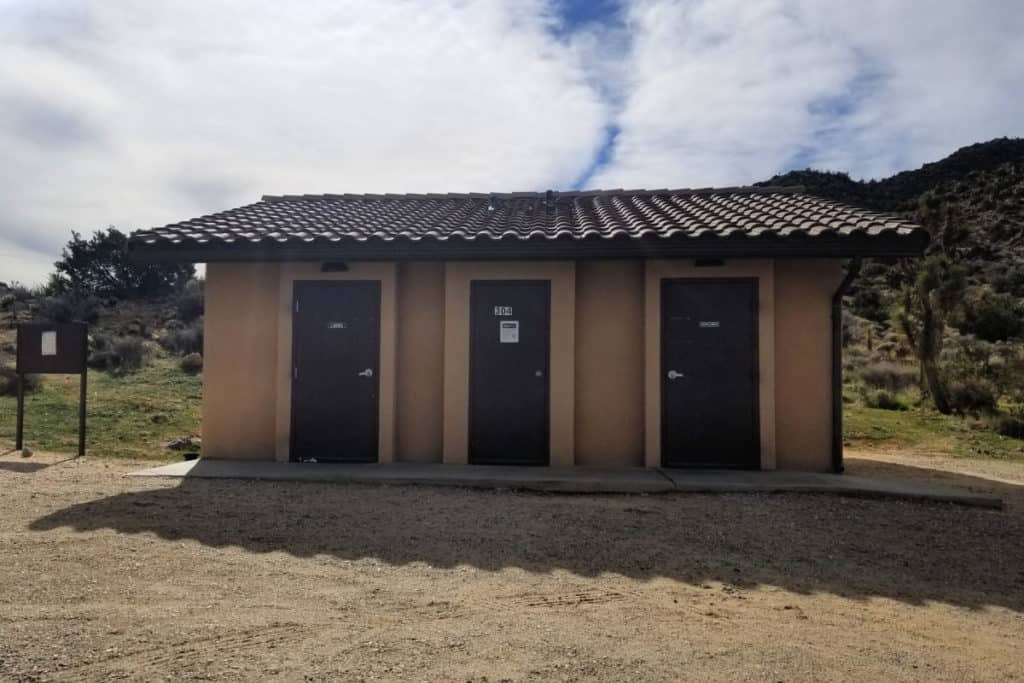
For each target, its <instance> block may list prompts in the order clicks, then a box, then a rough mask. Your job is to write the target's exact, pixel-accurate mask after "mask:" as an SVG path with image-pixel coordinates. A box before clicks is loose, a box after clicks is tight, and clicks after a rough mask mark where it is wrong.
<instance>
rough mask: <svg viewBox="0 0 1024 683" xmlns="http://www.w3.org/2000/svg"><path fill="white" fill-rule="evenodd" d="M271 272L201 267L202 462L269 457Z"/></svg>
mask: <svg viewBox="0 0 1024 683" xmlns="http://www.w3.org/2000/svg"><path fill="white" fill-rule="evenodd" d="M279 272H280V268H279V266H278V265H277V264H273V263H240V264H229V263H211V264H209V265H208V266H207V267H206V288H205V296H206V315H205V318H204V326H205V329H204V331H203V334H204V339H203V357H204V368H203V419H202V424H203V456H204V457H207V458H246V459H253V460H271V459H273V457H274V439H275V435H276V434H275V419H274V411H275V408H276V405H277V402H276V395H277V373H276V372H275V369H276V365H277V316H276V313H277V310H276V306H277V288H278V274H279Z"/></svg>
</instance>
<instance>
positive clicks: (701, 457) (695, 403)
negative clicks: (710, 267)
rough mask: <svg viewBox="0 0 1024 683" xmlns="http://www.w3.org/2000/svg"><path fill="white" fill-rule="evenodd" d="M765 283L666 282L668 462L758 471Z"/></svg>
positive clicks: (664, 433)
mask: <svg viewBox="0 0 1024 683" xmlns="http://www.w3.org/2000/svg"><path fill="white" fill-rule="evenodd" d="M757 373H758V371H757V280H756V279H753V278H749V279H748V278H709V279H675V280H662V286H661V409H662V410H661V453H662V454H661V461H662V465H664V466H666V467H729V468H757V467H758V466H759V463H760V437H759V433H758V432H759V427H758V424H759V417H758V394H757V386H758V376H757Z"/></svg>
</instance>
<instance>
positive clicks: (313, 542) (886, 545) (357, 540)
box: [30, 463, 1024, 612]
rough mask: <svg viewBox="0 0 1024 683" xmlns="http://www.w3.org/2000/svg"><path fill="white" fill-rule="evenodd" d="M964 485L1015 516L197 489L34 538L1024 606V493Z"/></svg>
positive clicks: (159, 493)
mask: <svg viewBox="0 0 1024 683" xmlns="http://www.w3.org/2000/svg"><path fill="white" fill-rule="evenodd" d="M851 464H852V469H854V470H858V469H859V470H863V467H861V466H858V465H857V464H856V463H851ZM864 467H866V466H864ZM887 468H888V470H887V473H888V474H892V475H893V476H901V477H904V478H914V477H919V476H921V474H920V473H919V472H913V471H911V470H913V469H915V468H901V467H900V466H896V465H887ZM901 470H905V471H901ZM858 473H863V471H859V472H858ZM952 477H953V479H955V480H951V479H950V478H943V481H944V482H945V483H948V484H954V485H957V486H965V487H968V488H974V489H975V490H984V491H991V492H995V493H998V494H999V495H1002V496H1003V497H1004V498H1005V499H1006V500H1007V502H1008V503H1009V505H1008V510H1007V511H1005V512H1000V511H993V510H983V509H974V508H964V507H960V506H955V505H949V504H937V503H932V504H922V503H908V502H901V501H881V500H860V499H849V498H840V497H833V496H822V495H799V494H788V495H779V494H776V495H747V494H740V495H693V494H669V495H661V496H590V495H588V496H571V495H570V496H563V495H539V494H516V493H510V492H493V491H472V490H465V489H448V488H428V487H414V486H401V487H387V486H362V485H342V484H309V483H295V482H259V481H232V480H200V479H195V480H189V479H185V480H183V481H182V482H181V484H180V485H179V486H176V487H173V488H162V489H157V490H148V491H137V492H128V493H121V494H118V495H114V496H111V497H108V498H103V499H100V500H95V501H91V502H87V503H82V504H78V505H73V506H71V507H68V508H65V509H62V510H59V511H57V512H55V513H52V514H50V515H47V516H45V517H42V518H40V519H38V520H36V521H34V522H33V523H32V524H31V526H30V528H31V529H33V530H35V531H48V530H53V529H56V528H59V527H71V528H73V529H76V530H78V531H82V532H88V531H95V530H99V529H113V530H115V531H119V532H123V533H128V534H138V533H152V534H156V535H157V536H159V537H160V538H164V539H169V540H176V541H177V540H184V539H189V540H193V541H196V542H198V543H201V544H203V545H205V546H209V547H212V548H221V547H227V546H238V547H240V548H243V549H245V550H248V551H251V552H254V553H267V552H274V551H280V552H284V553H289V554H291V555H293V556H296V557H310V556H313V555H328V556H334V557H337V558H340V559H344V560H352V561H358V560H363V559H368V558H373V559H376V560H378V561H381V562H384V563H388V564H390V565H395V566H401V565H407V564H410V563H423V564H425V565H429V566H432V567H439V568H449V567H456V566H460V565H468V566H470V567H476V568H479V569H482V570H488V571H495V570H500V569H504V568H509V567H517V568H521V569H523V570H526V571H529V572H549V571H552V570H559V569H561V570H565V571H568V572H572V573H573V574H576V575H580V576H596V575H599V574H602V573H606V572H611V573H616V574H621V575H624V576H628V577H634V578H637V579H652V578H656V577H666V578H670V579H674V580H678V581H682V582H686V583H690V584H697V585H699V584H702V583H704V582H707V581H720V582H723V583H726V584H731V585H734V586H738V587H753V586H758V585H771V586H777V587H780V588H783V589H785V590H788V591H793V592H798V593H805V594H810V593H814V592H821V591H825V592H829V593H833V594H836V595H841V596H845V597H849V598H854V599H866V598H875V597H882V598H892V599H895V600H899V601H903V602H907V603H912V604H920V603H923V602H925V601H941V602H945V603H949V604H953V605H959V606H963V607H968V608H980V607H984V606H989V605H992V606H1002V607H1006V608H1009V609H1012V610H1016V611H1018V612H1024V514H1022V513H1021V507H1020V505H1019V502H1020V501H1021V498H1022V496H1024V490H1022V487H1020V486H1014V485H1012V484H998V483H994V482H990V481H987V480H982V479H976V478H973V477H964V476H960V475H952ZM1010 506H1012V507H1010Z"/></svg>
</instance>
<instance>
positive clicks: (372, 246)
mask: <svg viewBox="0 0 1024 683" xmlns="http://www.w3.org/2000/svg"><path fill="white" fill-rule="evenodd" d="M928 239H929V238H928V233H927V232H925V231H924V230H920V229H919V230H914V231H912V232H910V233H897V232H895V231H893V232H884V233H881V234H875V235H867V234H863V233H860V234H853V235H840V234H824V235H815V236H808V235H794V236H788V237H780V236H775V235H769V236H761V237H748V236H743V235H740V236H733V237H720V236H706V237H678V238H671V237H669V238H665V237H648V238H642V237H641V238H633V237H625V238H621V239H620V238H616V239H603V238H595V239H582V240H581V239H573V238H566V239H538V240H521V239H507V240H492V239H480V240H465V239H448V240H419V241H413V240H390V241H385V240H366V241H347V242H341V241H338V242H326V241H314V242H284V243H280V242H238V243H216V244H202V243H196V242H183V243H172V242H155V243H146V242H142V241H138V240H133V241H131V242H130V243H129V253H130V255H131V257H132V258H133V259H134V260H135V261H137V262H141V263H187V262H192V263H217V262H239V261H338V260H340V261H398V260H402V261H409V260H451V261H457V260H461V261H465V260H566V259H616V258H726V257H728V258H766V257H775V258H795V257H803V258H823V257H829V258H849V257H854V256H860V257H885V258H905V257H915V256H920V255H922V254H923V253H924V250H925V248H926V247H927V246H928Z"/></svg>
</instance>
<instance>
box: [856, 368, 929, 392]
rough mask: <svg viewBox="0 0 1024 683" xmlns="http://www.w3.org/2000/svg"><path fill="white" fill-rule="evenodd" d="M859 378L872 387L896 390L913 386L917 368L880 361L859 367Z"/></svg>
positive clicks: (916, 377) (916, 378) (916, 376)
mask: <svg viewBox="0 0 1024 683" xmlns="http://www.w3.org/2000/svg"><path fill="white" fill-rule="evenodd" d="M858 374H859V375H860V378H861V380H862V381H863V382H864V384H866V385H867V386H869V387H871V388H873V389H886V390H888V391H890V392H898V391H902V390H903V389H907V388H909V387H911V386H913V385H914V384H915V383H916V382H917V380H918V370H917V368H916V367H914V366H913V365H906V364H902V363H892V362H888V361H882V362H880V363H872V364H870V365H866V366H864V367H863V368H861V369H860V372H859V373H858Z"/></svg>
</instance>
